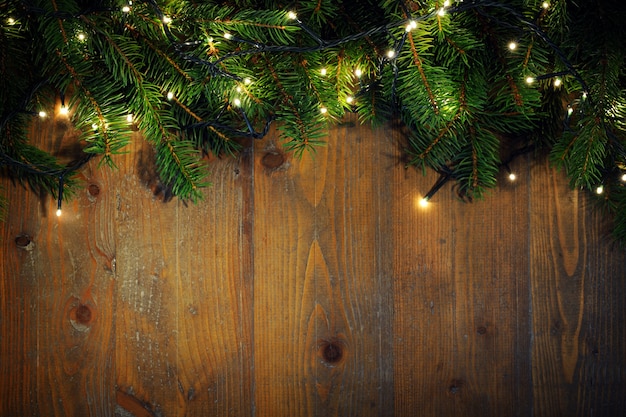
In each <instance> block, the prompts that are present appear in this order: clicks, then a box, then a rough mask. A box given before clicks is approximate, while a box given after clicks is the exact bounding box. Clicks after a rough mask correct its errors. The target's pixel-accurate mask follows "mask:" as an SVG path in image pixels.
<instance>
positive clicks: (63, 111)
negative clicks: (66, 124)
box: [59, 104, 70, 116]
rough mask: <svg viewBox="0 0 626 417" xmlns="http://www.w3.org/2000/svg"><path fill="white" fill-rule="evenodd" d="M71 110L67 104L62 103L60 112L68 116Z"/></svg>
mask: <svg viewBox="0 0 626 417" xmlns="http://www.w3.org/2000/svg"><path fill="white" fill-rule="evenodd" d="M69 112H70V110H69V109H68V108H67V106H66V105H65V104H62V105H61V108H60V109H59V114H60V115H62V116H67V114H68V113H69Z"/></svg>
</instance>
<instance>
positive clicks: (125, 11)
mask: <svg viewBox="0 0 626 417" xmlns="http://www.w3.org/2000/svg"><path fill="white" fill-rule="evenodd" d="M122 11H123V12H124V13H128V12H130V6H124V7H122Z"/></svg>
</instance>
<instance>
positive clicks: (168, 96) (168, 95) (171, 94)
mask: <svg viewBox="0 0 626 417" xmlns="http://www.w3.org/2000/svg"><path fill="white" fill-rule="evenodd" d="M173 98H174V93H172V92H171V91H169V92H168V93H167V99H168V100H171V99H173Z"/></svg>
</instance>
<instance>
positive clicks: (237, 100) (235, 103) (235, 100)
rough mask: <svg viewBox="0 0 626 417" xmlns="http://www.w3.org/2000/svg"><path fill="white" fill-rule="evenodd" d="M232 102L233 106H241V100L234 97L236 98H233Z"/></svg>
mask: <svg viewBox="0 0 626 417" xmlns="http://www.w3.org/2000/svg"><path fill="white" fill-rule="evenodd" d="M233 104H234V105H235V107H239V106H241V100H239V99H238V98H236V99H234V100H233Z"/></svg>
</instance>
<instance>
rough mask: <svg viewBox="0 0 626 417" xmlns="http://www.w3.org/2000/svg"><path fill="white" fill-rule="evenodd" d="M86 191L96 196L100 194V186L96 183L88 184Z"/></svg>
mask: <svg viewBox="0 0 626 417" xmlns="http://www.w3.org/2000/svg"><path fill="white" fill-rule="evenodd" d="M87 191H88V192H89V195H90V196H92V197H97V196H98V195H99V194H100V186H99V185H98V184H89V187H87Z"/></svg>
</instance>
